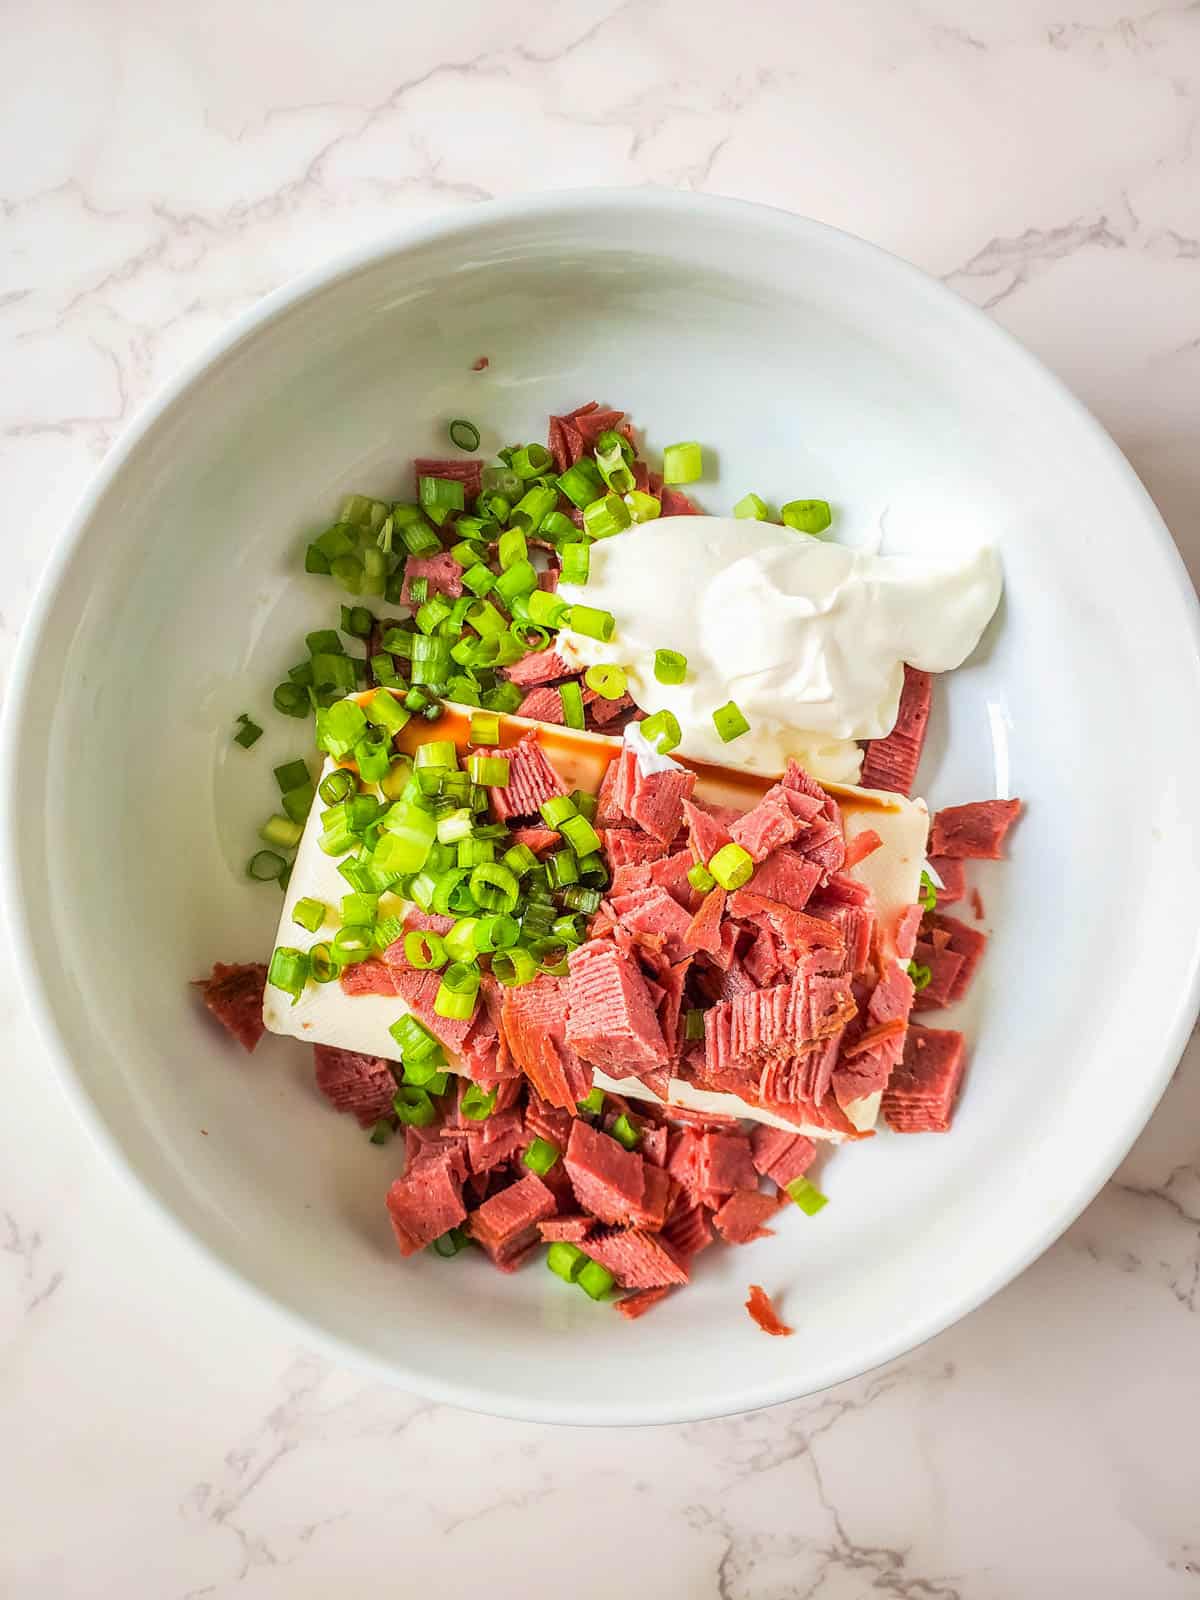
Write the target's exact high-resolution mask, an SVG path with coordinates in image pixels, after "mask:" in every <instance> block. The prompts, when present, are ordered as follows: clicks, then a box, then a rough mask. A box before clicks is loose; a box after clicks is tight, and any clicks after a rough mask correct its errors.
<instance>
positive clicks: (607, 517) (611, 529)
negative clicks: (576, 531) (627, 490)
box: [583, 494, 633, 539]
mask: <svg viewBox="0 0 1200 1600" xmlns="http://www.w3.org/2000/svg"><path fill="white" fill-rule="evenodd" d="M632 521H633V518H632V517H631V516H630V514H629V507H628V506H627V505H626V504H625V502H624V500H622V499H621V497H620V495H619V494H606V495H603V496H602V497H601V498H600V499H599V500H593V501H592V502H591V503H590V504H589V505H586V506H584V508H583V526H584V531H585V532H586V533H587V534H588V536H589V538H592V539H611V538H612V536H613V535H614V534H616V533H624V531H625V529H626V528H628V527H629V525H630V523H631V522H632Z"/></svg>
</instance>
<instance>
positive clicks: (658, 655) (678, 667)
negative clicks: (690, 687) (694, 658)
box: [654, 650, 688, 683]
mask: <svg viewBox="0 0 1200 1600" xmlns="http://www.w3.org/2000/svg"><path fill="white" fill-rule="evenodd" d="M687 665H688V663H687V657H686V656H685V655H683V654H682V653H681V652H680V651H678V650H656V651H655V652H654V676H655V677H656V678H657V679H658V681H659V683H682V682H683V680H684V679H685V678H686V677H687Z"/></svg>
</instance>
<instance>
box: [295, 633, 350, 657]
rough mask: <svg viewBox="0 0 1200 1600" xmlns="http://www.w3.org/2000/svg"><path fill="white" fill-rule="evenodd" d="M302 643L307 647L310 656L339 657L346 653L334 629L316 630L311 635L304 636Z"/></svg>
mask: <svg viewBox="0 0 1200 1600" xmlns="http://www.w3.org/2000/svg"><path fill="white" fill-rule="evenodd" d="M304 643H305V644H306V645H307V646H308V653H309V655H310V656H341V655H345V653H346V647H345V645H344V644H343V643H342V641H341V640H340V639H339V638H338V636H337V630H336V629H335V628H317V629H316V630H315V631H314V632H313V633H307V634H305V636H304Z"/></svg>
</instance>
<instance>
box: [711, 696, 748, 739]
mask: <svg viewBox="0 0 1200 1600" xmlns="http://www.w3.org/2000/svg"><path fill="white" fill-rule="evenodd" d="M712 719H713V727H714V728H716V730H717V732H718V733H719V734H720V735H721V738H722V740H723V741H724V742H725V743H726V744H729V743H730V742H731V741H732V740H734V739H740V738H741V736H742V734H744V733H748V732H749V730H750V724H749V723H748V722H747V721H746V718H745V716H744V715H743V714H742V709H741V707H740V706H739V705H737V703H736V702H735V701H733V700H727V701H726V702H725V704H724V705H723V706H718V707H717V709H716V710H715V711H714V712H713V717H712Z"/></svg>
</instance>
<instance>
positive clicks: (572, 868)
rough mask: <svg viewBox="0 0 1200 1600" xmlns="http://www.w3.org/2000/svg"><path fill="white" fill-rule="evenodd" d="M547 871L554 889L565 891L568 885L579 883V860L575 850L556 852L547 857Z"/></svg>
mask: <svg viewBox="0 0 1200 1600" xmlns="http://www.w3.org/2000/svg"><path fill="white" fill-rule="evenodd" d="M546 870H547V872H548V873H549V876H550V887H551V888H552V889H565V888H566V887H567V886H568V884H572V883H578V882H579V860H578V858H577V856H576V854H575V852H574V850H556V851H555V852H554V854H553V855H552V856H549V857H547V860H546Z"/></svg>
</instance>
